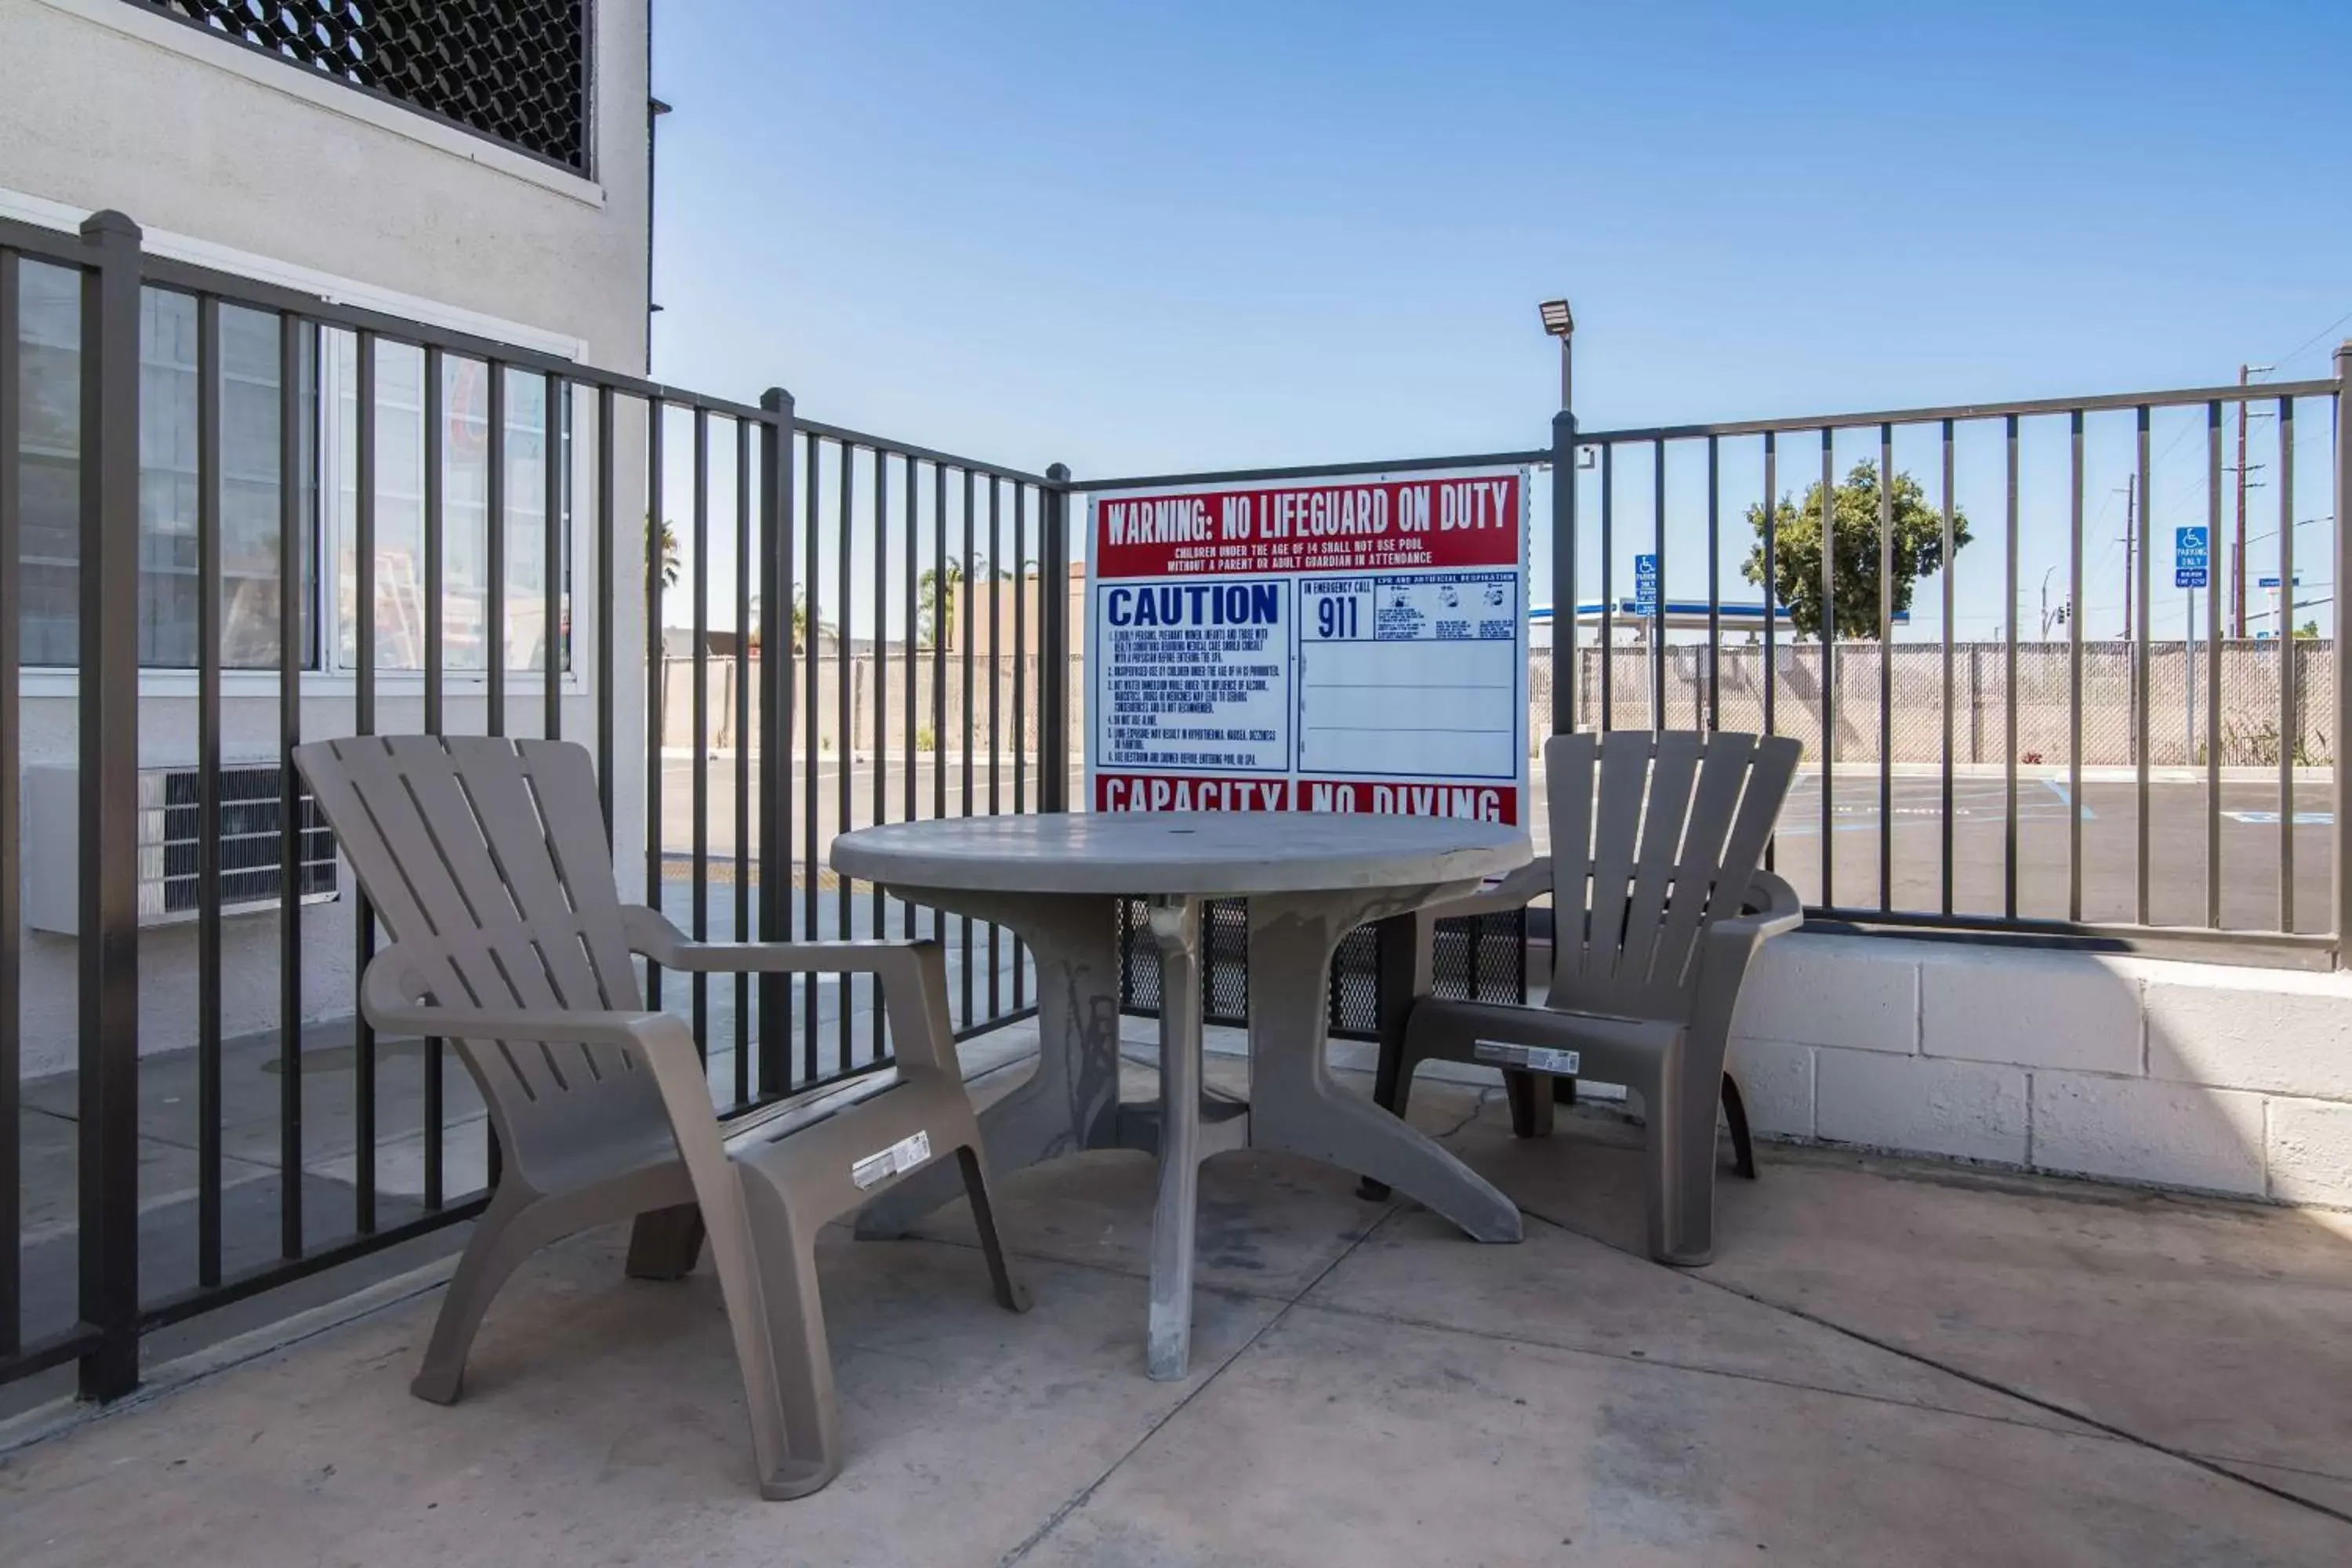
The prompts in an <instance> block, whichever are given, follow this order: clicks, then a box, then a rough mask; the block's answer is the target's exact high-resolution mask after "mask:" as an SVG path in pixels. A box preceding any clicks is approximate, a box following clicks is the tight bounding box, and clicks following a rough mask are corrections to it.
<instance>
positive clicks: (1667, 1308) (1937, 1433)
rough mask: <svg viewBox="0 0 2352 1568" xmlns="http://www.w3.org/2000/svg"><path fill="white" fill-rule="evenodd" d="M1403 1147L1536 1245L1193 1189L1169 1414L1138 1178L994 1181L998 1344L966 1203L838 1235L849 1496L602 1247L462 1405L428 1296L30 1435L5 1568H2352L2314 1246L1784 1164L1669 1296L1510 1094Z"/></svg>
mask: <svg viewBox="0 0 2352 1568" xmlns="http://www.w3.org/2000/svg"><path fill="white" fill-rule="evenodd" d="M1145 1027H1146V1028H1147V1029H1148V1026H1145ZM1148 1039H1149V1036H1148V1034H1139V1036H1138V1037H1137V1039H1136V1042H1135V1047H1134V1048H1135V1052H1136V1055H1137V1057H1138V1058H1143V1059H1141V1060H1139V1062H1138V1065H1136V1066H1135V1067H1134V1068H1131V1069H1130V1071H1129V1074H1128V1078H1129V1083H1128V1087H1127V1092H1128V1093H1129V1095H1130V1096H1138V1095H1148V1094H1149V1093H1150V1092H1151V1091H1152V1074H1151V1072H1150V1068H1149V1065H1148V1057H1149V1051H1148V1047H1147V1046H1146V1045H1145V1042H1146V1041H1148ZM1002 1046H1003V1042H1001V1041H1000V1042H998V1048H1000V1049H1001V1048H1002ZM1023 1070H1025V1069H1024V1068H1019V1067H1014V1068H1007V1069H1000V1070H999V1071H997V1072H994V1073H992V1074H990V1075H988V1077H986V1078H985V1079H982V1080H981V1084H980V1091H981V1092H982V1095H983V1096H985V1095H986V1094H988V1093H992V1092H999V1091H1001V1089H1003V1087H1009V1084H1010V1083H1011V1081H1013V1079H1016V1078H1017V1077H1018V1076H1019V1074H1020V1073H1021V1072H1022V1071H1023ZM1243 1076H1244V1073H1243V1067H1242V1064H1241V1063H1240V1062H1238V1061H1236V1060H1234V1059H1233V1058H1230V1057H1224V1058H1217V1059H1215V1060H1214V1061H1213V1066H1212V1071H1211V1078H1212V1080H1213V1081H1215V1082H1220V1083H1223V1084H1225V1085H1227V1086H1229V1087H1240V1085H1241V1082H1242V1080H1243ZM1346 1076H1347V1077H1348V1078H1349V1079H1350V1080H1351V1081H1355V1082H1358V1083H1359V1084H1360V1083H1362V1081H1363V1080H1362V1079H1361V1078H1360V1075H1354V1074H1349V1075H1346ZM1414 1120H1415V1121H1417V1122H1419V1123H1421V1124H1422V1125H1423V1126H1424V1127H1425V1128H1427V1129H1429V1130H1430V1131H1433V1132H1437V1133H1440V1134H1442V1135H1443V1136H1444V1138H1445V1139H1446V1141H1447V1142H1448V1143H1449V1144H1450V1146H1452V1147H1453V1148H1454V1149H1455V1150H1456V1151H1457V1152H1459V1153H1460V1154H1461V1155H1462V1156H1463V1158H1464V1159H1465V1160H1466V1161H1468V1162H1469V1163H1471V1164H1472V1165H1474V1166H1475V1167H1476V1168H1478V1169H1479V1170H1481V1171H1482V1172H1484V1173H1486V1174H1487V1175H1488V1176H1490V1177H1491V1178H1492V1179H1494V1180H1495V1181H1496V1183H1497V1184H1500V1185H1501V1186H1502V1187H1503V1188H1504V1189H1505V1190H1506V1191H1507V1192H1508V1193H1510V1194H1512V1195H1513V1196H1514V1197H1515V1198H1516V1199H1517V1200H1518V1202H1519V1203H1520V1204H1521V1205H1522V1206H1523V1207H1524V1208H1525V1209H1526V1211H1527V1212H1528V1216H1529V1217H1528V1238H1527V1240H1526V1242H1525V1243H1524V1244H1523V1245H1521V1246H1518V1247H1479V1246H1476V1245H1475V1244H1472V1243H1470V1242H1467V1241H1465V1240H1463V1239H1462V1238H1461V1237H1459V1236H1457V1235H1455V1234H1454V1233H1452V1232H1451V1231H1450V1229H1449V1228H1448V1227H1447V1226H1444V1224H1443V1223H1441V1222H1438V1221H1436V1220H1434V1219H1433V1217H1431V1216H1430V1215H1426V1214H1424V1213H1423V1212H1421V1211H1419V1210H1418V1209H1416V1208H1414V1207H1413V1206H1412V1205H1410V1204H1402V1203H1399V1204H1372V1203H1367V1202H1364V1201H1362V1200H1360V1199H1359V1198H1358V1197H1357V1196H1356V1195H1355V1194H1354V1190H1353V1188H1354V1183H1353V1181H1352V1179H1351V1178H1350V1177H1349V1176H1347V1175H1346V1174H1344V1173H1339V1172H1337V1171H1332V1170H1329V1169H1327V1168H1324V1167H1321V1166H1318V1165H1315V1164H1312V1163H1307V1162H1304V1161H1298V1160H1294V1159H1290V1158H1288V1157H1285V1156H1279V1155H1264V1154H1257V1153H1254V1152H1243V1153H1235V1154H1231V1155H1226V1156H1223V1157H1220V1158H1219V1159H1217V1160H1214V1161H1213V1162H1211V1163H1210V1164H1209V1165H1208V1167H1207V1168H1206V1170H1205V1172H1204V1173H1203V1178H1202V1223H1201V1242H1200V1245H1201V1278H1202V1289H1201V1291H1200V1293H1199V1298H1198V1303H1197V1308H1196V1315H1195V1330H1194V1342H1193V1364H1192V1376H1191V1378H1190V1380H1189V1381H1187V1382H1185V1383H1183V1384H1155V1383H1152V1382H1150V1381H1149V1380H1148V1379H1147V1378H1146V1377H1145V1376H1144V1374H1143V1316H1144V1279H1143V1275H1144V1258H1145V1251H1146V1248H1145V1243H1146V1238H1147V1235H1148V1226H1149V1215H1150V1194H1151V1189H1152V1167H1151V1165H1150V1162H1149V1161H1147V1160H1145V1159H1143V1158H1142V1157H1140V1156H1138V1155H1131V1154H1118V1153H1097V1154H1087V1155H1082V1156H1079V1157H1077V1158H1075V1159H1071V1160H1067V1161H1064V1162H1061V1163H1057V1164H1055V1165H1051V1166H1046V1167H1042V1168H1039V1169H1036V1170H1034V1171H1030V1172H1025V1173H1016V1174H1014V1175H1013V1176H1011V1177H1009V1178H1007V1179H1006V1180H1005V1181H1004V1182H1003V1188H1004V1207H1005V1210H1006V1214H1005V1220H1006V1223H1007V1226H1008V1227H1009V1231H1010V1235H1011V1237H1012V1238H1013V1242H1014V1244H1015V1246H1016V1247H1017V1249H1018V1250H1019V1251H1020V1252H1021V1253H1022V1255H1023V1256H1024V1258H1026V1260H1027V1263H1026V1271H1027V1277H1028V1280H1029V1284H1030V1287H1031V1289H1032V1291H1033V1293H1034V1299H1035V1303H1036V1304H1035V1307H1034V1310H1033V1311H1031V1312H1030V1313H1029V1314H1027V1315H1026V1316H1021V1317H1015V1316H1013V1315H1010V1314H1007V1313H1004V1312H1002V1311H1000V1310H997V1309H996V1308H995V1307H994V1306H993V1305H992V1303H991V1301H990V1300H989V1298H988V1293H987V1289H986V1280H985V1275H984V1271H983V1269H982V1266H981V1263H980V1259H979V1258H978V1256H977V1254H976V1253H975V1252H974V1250H973V1249H972V1247H971V1242H970V1228H969V1220H968V1216H966V1215H964V1214H963V1213H962V1211H961V1207H960V1206H959V1207H958V1208H955V1209H949V1210H943V1211H941V1213H940V1215H938V1216H936V1217H935V1219H934V1220H933V1221H932V1222H931V1223H930V1224H929V1225H928V1226H925V1227H924V1230H923V1233H922V1234H921V1235H920V1236H919V1237H917V1238H914V1239H909V1240H906V1241H899V1242H865V1243H861V1242H856V1241H854V1240H852V1239H851V1238H850V1237H848V1236H847V1235H846V1234H845V1233H842V1232H838V1231H836V1232H835V1233H833V1234H831V1235H830V1236H828V1237H827V1238H826V1240H825V1243H824V1246H823V1247H822V1248H821V1251H820V1257H821V1259H822V1261H823V1266H824V1269H825V1275H824V1289H825V1296H826V1306H827V1310H828V1312H829V1313H830V1316H831V1323H832V1331H833V1339H834V1351H835V1362H836V1363H837V1366H838V1374H839V1383H840V1396H841V1404H842V1412H843V1419H844V1425H845V1430H846V1434H847V1438H848V1442H849V1445H850V1458H849V1465H848V1468H847V1469H846V1471H845V1473H844V1474H843V1476H842V1477H841V1479H839V1480H838V1481H836V1482H835V1484H834V1485H833V1486H832V1487H831V1488H830V1489H827V1490H825V1491H824V1492H822V1493H820V1494H818V1495H817V1496H815V1497H814V1498H811V1499H808V1500H803V1501H800V1502H793V1503H765V1502H761V1500H759V1499H758V1497H757V1495H756V1493H755V1492H754V1490H753V1489H752V1479H751V1462H750V1445H749V1440H748V1436H747V1434H746V1430H745V1426H744V1422H743V1418H742V1410H741V1396H740V1385H739V1384H737V1381H736V1375H735V1370H734V1364H733V1362H732V1359H731V1356H730V1351H729V1347H728V1340H727V1334H726V1327H725V1321H724V1318H723V1315H722V1313H721V1311H720V1308H719V1299H718V1292H717V1289H716V1287H715V1283H714V1281H713V1280H712V1279H711V1277H710V1275H709V1268H708V1265H707V1264H706V1266H705V1268H703V1269H702V1270H701V1271H699V1272H698V1274H697V1275H696V1276H695V1277H694V1278H693V1279H690V1280H689V1281H688V1282H686V1283H685V1284H683V1285H661V1284H650V1283H645V1282H640V1281H634V1280H629V1279H625V1278H623V1276H622V1273H621V1267H620V1261H621V1251H622V1245H623V1239H624V1238H623V1237H622V1235H621V1234H620V1233H619V1232H617V1231H602V1232H595V1233H591V1234H588V1235H584V1236H582V1237H575V1238H573V1239H572V1240H571V1241H569V1242H566V1243H563V1244H561V1245H559V1246H557V1247H552V1248H551V1249H549V1250H548V1251H546V1252H545V1253H543V1254H541V1256H540V1257H539V1258H537V1259H536V1260H534V1261H533V1262H532V1263H531V1264H530V1265H529V1266H528V1267H526V1268H524V1269H523V1271H522V1272H521V1273H520V1274H519V1275H518V1276H517V1278H516V1279H515V1281H514V1282H513V1283H512V1284H511V1285H510V1286H509V1288H508V1289H507V1291H506V1293H505V1294H504V1296H502V1298H501V1299H500V1300H499V1305H498V1306H497V1307H496V1308H494V1309H493V1310H492V1312H491V1316H490V1319H489V1321H488V1325H487V1326H486V1328H485V1329H484V1331H483V1333H482V1336H481V1338H480V1340H479V1342H478V1345H477V1348H476V1352H475V1356H474V1360H473V1363H472V1367H471V1371H470V1373H469V1376H468V1380H467V1397H466V1399H465V1401H464V1402H463V1403H462V1404H460V1405H457V1406H456V1407H454V1408H450V1409H442V1408H437V1407H436V1406H432V1405H425V1404H422V1403H420V1402H418V1401H416V1400H415V1399H413V1398H411V1397H410V1396H409V1394H408V1393H407V1382H408V1378H409V1375H410V1373H411V1372H412V1371H413V1369H414V1365H415V1360H416V1356H417V1354H418V1352H419V1349H420V1347H421V1345H422V1342H423V1338H424V1335H425V1331H426V1330H427V1328H428V1327H429V1325H430V1323H431V1321H432V1314H433V1312H434V1310H435V1309H436V1306H437V1304H438V1300H439V1292H438V1290H437V1289H436V1286H437V1283H438V1280H439V1279H440V1278H441V1277H443V1276H445V1275H446V1268H447V1265H446V1262H443V1263H439V1264H436V1265H434V1266H432V1267H431V1268H428V1269H427V1270H425V1271H424V1272H423V1273H422V1274H421V1275H419V1276H415V1277H412V1278H411V1279H408V1280H407V1281H405V1282H404V1283H402V1284H400V1285H398V1286H396V1287H394V1288H390V1289H383V1288H380V1294H379V1298H378V1299H379V1301H380V1303H381V1304H379V1305H377V1306H376V1307H375V1308H374V1310H371V1311H368V1312H366V1313H365V1314H364V1315H362V1316H359V1317H357V1318H354V1319H351V1320H350V1321H339V1322H332V1323H329V1324H326V1325H323V1326H321V1325H319V1324H315V1323H314V1324H312V1325H311V1330H312V1331H309V1332H308V1334H307V1337H303V1338H300V1339H299V1340H297V1341H296V1342H291V1343H281V1344H278V1345H276V1346H274V1348H273V1347H269V1346H255V1345H253V1344H251V1343H248V1346H247V1349H248V1351H251V1352H254V1353H252V1354H250V1355H249V1357H248V1358H247V1359H246V1360H244V1361H243V1362H242V1363H239V1364H233V1365H228V1366H226V1367H219V1368H216V1369H215V1370H213V1371H211V1372H209V1373H206V1374H205V1375H202V1376H197V1377H192V1378H184V1379H182V1380H179V1381H178V1382H177V1383H176V1384H170V1383H169V1380H167V1385H166V1386H164V1387H162V1388H160V1389H159V1390H158V1391H157V1392H156V1393H155V1394H152V1395H150V1396H146V1397H143V1398H142V1399H140V1400H137V1401H134V1402H133V1403H132V1404H131V1405H130V1406H129V1407H127V1408H121V1409H118V1410H116V1411H113V1412H110V1413H107V1414H104V1415H96V1416H89V1417H83V1418H78V1419H69V1420H67V1421H65V1422H63V1423H62V1429H59V1430H55V1431H53V1432H50V1433H49V1434H48V1435H47V1436H38V1437H37V1439H36V1440H32V1441H29V1442H25V1441H22V1440H23V1438H24V1437H25V1436H26V1435H27V1432H28V1431H29V1430H30V1429H29V1428H25V1427H20V1428H19V1429H18V1431H17V1434H16V1436H17V1439H18V1440H19V1441H20V1443H21V1446H19V1447H16V1448H15V1449H14V1450H13V1451H11V1452H7V1453H6V1454H5V1457H0V1563H8V1564H10V1565H11V1568H34V1565H36V1564H49V1563H108V1564H118V1565H124V1568H128V1565H131V1564H139V1563H170V1564H173V1565H174V1568H195V1565H197V1564H204V1563H238V1564H269V1563H497V1564H501V1565H509V1564H516V1563H539V1562H549V1563H646V1564H654V1563H761V1564H809V1565H812V1568H817V1565H826V1568H830V1565H835V1564H866V1563H873V1564H894V1563H908V1564H962V1563H974V1564H987V1563H1024V1564H1033V1565H1045V1564H1076V1563H1089V1564H1093V1563H1108V1564H1136V1565H1140V1564H1161V1563H1166V1564H1178V1563H1181V1564H1210V1563H1218V1564H1225V1563H1230V1564H1237V1565H1238V1564H1259V1563H1265V1564H1292V1563H1296V1564H1300V1565H1309V1564H1311V1565H1313V1568H1329V1565H1333V1564H1386V1563H1400V1564H1408V1563H1409V1564H1415V1565H1421V1564H1444V1563H1461V1564H1504V1563H1759V1562H1766V1563H1769V1562H1780V1563H1862V1564H1932V1563H2000V1564H2040V1563H2129V1564H2148V1563H2167V1564H2168V1563H2217V1564H2219V1563H2227V1564H2243V1563H2297V1564H2341V1563H2347V1562H2352V1333H2347V1331H2346V1325H2347V1323H2352V1223H2348V1222H2347V1219H2346V1217H2345V1216H2340V1215H2334V1216H2332V1215H2319V1214H2315V1213H2310V1212H2302V1211H2293V1210H2283V1209H2273V1208H2263V1207H2257V1206H2252V1205H2228V1204H2222V1203H2212V1202H2202V1201H2188V1200H2179V1199H2171V1198H2166V1197H2163V1196H2159V1195H2156V1194H2147V1193H2141V1192H2133V1191H2126V1190H2122V1189H2116V1188H2110V1187H2102V1186H2097V1185H2094V1184H2083V1183H2064V1182H2057V1181H2048V1180H2042V1179H2031V1178H2019V1177H2012V1176H2002V1175H1997V1174H1991V1173H1981V1172H1971V1171H1967V1170H1962V1169H1959V1168H1957V1167H1951V1166H1942V1165H1934V1164H1927V1163H1911V1162H1898V1161H1890V1160H1878V1159H1873V1158H1868V1157H1863V1156H1856V1155H1852V1154H1842V1153H1833V1152H1826V1151H1817V1150H1797V1149H1769V1150H1767V1151H1766V1152H1765V1154H1764V1164H1765V1169H1764V1174H1763V1179H1762V1180H1761V1181H1759V1182H1757V1183H1754V1184H1749V1183H1743V1182H1739V1181H1738V1180H1736V1179H1727V1181H1726V1183H1725V1184H1724V1186H1723V1190H1722V1196H1721V1200H1720V1222H1719V1232H1720V1235H1719V1238H1718V1246H1717V1262H1716V1263H1715V1264H1714V1266H1713V1267H1711V1268H1707V1269H1704V1270H1699V1271H1696V1272H1688V1273H1685V1272H1677V1271H1675V1270H1670V1269H1666V1268H1659V1267H1656V1266H1654V1265H1652V1264H1651V1263H1649V1262H1648V1261H1647V1260H1646V1259H1645V1258H1643V1257H1642V1256H1641V1252H1640V1239H1641V1238H1640V1234H1639V1231H1640V1224H1641V1217H1640V1216H1641V1210H1640V1205H1639V1198H1638V1183H1639V1178H1640V1170H1639V1156H1638V1152H1637V1150H1638V1136H1639V1135H1638V1132H1637V1131H1635V1130H1633V1129H1632V1128H1630V1127H1628V1126H1626V1125H1625V1124H1623V1123H1622V1121H1620V1120H1619V1119H1618V1118H1616V1117H1615V1116H1614V1115H1613V1114H1612V1113H1610V1112H1609V1111H1607V1110H1603V1109H1599V1108H1588V1109H1587V1110H1585V1111H1583V1112H1580V1113H1579V1114H1576V1115H1572V1116H1570V1115H1566V1114H1564V1115H1563V1116H1562V1118H1561V1124H1560V1132H1559V1136H1557V1137H1556V1138H1555V1139H1553V1140H1552V1141H1550V1142H1548V1143H1543V1142H1538V1143H1522V1142H1515V1141H1514V1140H1513V1139H1512V1138H1511V1137H1510V1135H1509V1129H1508V1122H1507V1117H1506V1115H1505V1112H1504V1109H1503V1107H1502V1105H1501V1103H1500V1095H1499V1092H1498V1091H1495V1090H1486V1089H1479V1088H1477V1087H1475V1086H1472V1085H1465V1084H1453V1083H1433V1082H1427V1081H1424V1083H1423V1086H1422V1088H1421V1089H1420V1091H1419V1092H1418V1093H1417V1094H1416V1096H1415V1105H1414ZM279 1337H280V1338H281V1339H283V1338H284V1337H285V1336H284V1335H283V1334H281V1335H280V1336H279ZM6 1441H8V1437H7V1436H6V1435H5V1428H0V1443H5V1442H6Z"/></svg>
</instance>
